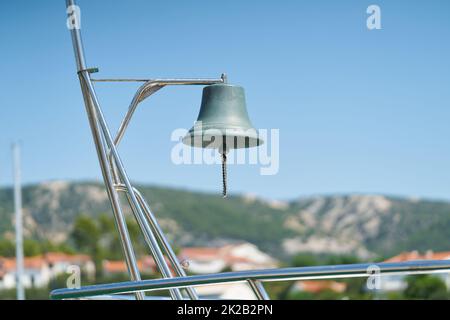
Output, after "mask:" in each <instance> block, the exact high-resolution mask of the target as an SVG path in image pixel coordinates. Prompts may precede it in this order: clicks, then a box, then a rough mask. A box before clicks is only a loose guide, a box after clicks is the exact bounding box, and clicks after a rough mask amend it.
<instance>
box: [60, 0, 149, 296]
mask: <svg viewBox="0 0 450 320" xmlns="http://www.w3.org/2000/svg"><path fill="white" fill-rule="evenodd" d="M66 6H67V11H68V14H70V13H69V11H70V9H71V8H72V9H73V6H75V1H73V0H67V1H66ZM70 32H71V36H72V44H73V48H74V53H75V61H76V65H77V71H78V75H79V80H80V86H81V92H82V94H83V99H84V104H85V107H86V113H87V115H88V120H89V125H90V128H91V132H92V136H93V139H94V144H95V148H96V151H97V156H98V159H99V164H100V169H101V171H102V176H103V180H104V183H105V186H106V191H107V193H108V197H109V200H110V202H111V207H112V210H113V214H114V218H115V222H116V226H117V229H118V231H119V235H120V239H121V244H122V248H123V251H124V255H125V262H126V264H127V268H128V272H129V274H130V278H131V280H134V281H138V280H141V277H140V274H139V269H138V266H137V262H136V257H135V255H134V251H133V247H132V244H131V241H130V237H129V234H128V229H127V226H126V223H125V220H124V217H123V213H122V210H121V208H120V203H119V198H118V195H117V191H116V190H115V189H114V187H113V184H112V178H111V173H110V171H109V170H108V160H107V155H106V150H105V144H104V141H103V138H102V136H101V132H100V130H99V125H98V120H97V114H96V112H95V109H94V108H93V105H92V97H91V96H90V95H89V92H88V90H87V87H86V81H90V79H89V73H88V72H87V71H86V70H85V69H86V64H85V59H84V50H83V43H82V39H81V34H80V30H79V29H76V28H72V29H71V30H70ZM86 79H87V80H86ZM135 296H136V299H139V300H142V299H144V296H145V295H144V293H142V292H137V293H135Z"/></svg>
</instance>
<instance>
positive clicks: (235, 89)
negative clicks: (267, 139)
mask: <svg viewBox="0 0 450 320" xmlns="http://www.w3.org/2000/svg"><path fill="white" fill-rule="evenodd" d="M183 143H185V144H187V145H189V146H192V147H200V148H215V149H218V151H219V152H220V153H221V155H222V178H223V179H222V181H223V197H226V195H227V181H226V174H227V172H226V161H227V152H228V151H229V150H230V149H239V148H251V147H256V146H259V145H261V144H262V143H263V140H262V139H261V138H259V136H258V133H257V131H256V129H255V128H253V125H252V124H251V122H250V119H249V118H248V113H247V107H246V104H245V93H244V88H242V87H240V86H236V85H229V84H213V85H210V86H206V87H204V88H203V97H202V104H201V107H200V113H199V115H198V118H197V121H196V122H195V124H194V126H193V127H192V129H191V130H189V132H188V133H187V135H186V136H185V137H184V138H183Z"/></svg>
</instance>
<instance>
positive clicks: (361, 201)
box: [0, 181, 450, 258]
mask: <svg viewBox="0 0 450 320" xmlns="http://www.w3.org/2000/svg"><path fill="white" fill-rule="evenodd" d="M139 189H140V190H141V192H142V193H143V194H144V195H145V197H146V198H147V199H148V200H149V202H150V205H151V207H152V210H153V212H154V213H155V214H156V216H157V217H158V218H159V221H160V224H161V226H162V227H163V229H165V230H166V232H167V234H168V235H169V238H170V239H171V240H172V241H173V242H174V243H176V245H178V246H184V245H212V244H220V243H223V242H225V241H238V240H246V241H250V242H252V243H255V244H257V245H258V246H260V247H261V248H262V249H264V250H267V251H269V252H271V253H272V254H274V255H276V256H286V255H292V254H295V253H298V252H317V253H342V254H356V255H358V256H360V257H362V258H367V257H371V256H379V255H384V256H388V255H391V254H396V253H398V252H399V251H402V250H413V249H418V250H428V249H433V250H450V242H449V241H448V239H450V203H449V202H442V201H430V200H419V199H406V198H394V197H388V196H382V195H343V196H316V197H309V198H300V199H296V200H293V201H290V202H279V201H270V200H266V199H259V198H255V197H251V196H245V195H242V196H238V195H235V196H234V195H232V196H230V197H229V198H227V199H222V198H221V196H220V195H219V194H208V193H200V192H193V191H186V190H178V189H168V188H160V187H153V186H140V187H139ZM12 195H13V194H12V189H11V188H3V189H0V235H1V236H2V237H12V230H13V197H12ZM23 200H24V217H25V223H24V224H25V228H26V232H25V234H26V236H29V237H34V238H37V239H44V238H47V239H52V240H53V241H64V240H65V239H66V237H67V235H68V233H69V231H70V230H71V227H72V223H73V221H74V218H75V217H76V216H77V215H79V214H82V213H84V214H89V215H91V216H93V217H95V216H98V215H99V214H100V213H104V212H108V213H110V214H112V213H111V210H110V207H109V202H108V199H107V195H106V192H105V190H104V188H103V186H102V185H101V184H98V183H91V182H86V183H80V182H76V183H72V182H65V181H55V182H48V183H41V184H37V185H29V186H26V187H24V190H23ZM125 212H126V213H127V214H130V211H129V210H125Z"/></svg>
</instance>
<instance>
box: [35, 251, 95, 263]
mask: <svg viewBox="0 0 450 320" xmlns="http://www.w3.org/2000/svg"><path fill="white" fill-rule="evenodd" d="M44 257H45V260H46V261H48V262H49V263H57V262H71V263H75V262H88V261H91V260H92V259H91V257H90V256H88V255H86V254H66V253H62V252H48V253H46V254H45V255H44Z"/></svg>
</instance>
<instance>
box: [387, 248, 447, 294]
mask: <svg viewBox="0 0 450 320" xmlns="http://www.w3.org/2000/svg"><path fill="white" fill-rule="evenodd" d="M417 260H450V251H445V252H433V251H431V250H428V251H427V252H425V253H424V254H420V253H419V252H418V251H417V250H414V251H411V252H402V253H400V254H398V255H396V256H394V257H392V258H389V259H387V260H386V261H384V262H406V261H417ZM434 276H436V277H439V278H441V279H442V280H443V281H444V283H445V284H446V286H447V289H450V273H448V272H446V273H436V274H434ZM405 277H406V276H405V275H387V276H382V277H381V278H380V286H381V288H380V289H381V290H382V291H400V290H404V289H406V286H407V283H406V281H405Z"/></svg>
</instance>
